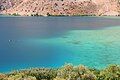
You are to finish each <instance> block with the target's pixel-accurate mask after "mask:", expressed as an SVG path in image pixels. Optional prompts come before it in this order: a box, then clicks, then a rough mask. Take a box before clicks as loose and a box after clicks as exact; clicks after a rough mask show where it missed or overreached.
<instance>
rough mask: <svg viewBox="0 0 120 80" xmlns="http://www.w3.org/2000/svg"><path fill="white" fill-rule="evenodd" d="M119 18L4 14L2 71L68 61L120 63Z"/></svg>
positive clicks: (91, 64)
mask: <svg viewBox="0 0 120 80" xmlns="http://www.w3.org/2000/svg"><path fill="white" fill-rule="evenodd" d="M119 42H120V19H118V18H117V19H115V18H97V17H47V18H44V17H38V18H37V17H1V18H0V72H6V71H11V70H17V69H24V68H30V67H52V68H56V67H60V66H62V65H64V64H65V63H72V64H74V65H80V64H83V65H86V66H88V67H92V68H93V67H94V68H97V69H102V68H105V67H106V66H107V65H109V64H120V43H119Z"/></svg>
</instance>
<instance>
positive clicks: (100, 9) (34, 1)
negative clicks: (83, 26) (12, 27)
mask: <svg viewBox="0 0 120 80" xmlns="http://www.w3.org/2000/svg"><path fill="white" fill-rule="evenodd" d="M119 5H120V4H119V0H1V1H0V10H1V11H2V13H3V14H19V15H25V16H31V15H36V16H37V15H44V16H47V15H69V16H73V15H98V16H102V15H114V16H115V15H119V13H120V10H119V8H120V7H119Z"/></svg>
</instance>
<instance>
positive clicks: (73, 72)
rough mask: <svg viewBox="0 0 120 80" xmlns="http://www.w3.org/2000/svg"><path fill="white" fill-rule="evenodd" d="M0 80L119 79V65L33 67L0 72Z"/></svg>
mask: <svg viewBox="0 0 120 80" xmlns="http://www.w3.org/2000/svg"><path fill="white" fill-rule="evenodd" d="M0 80H120V66H119V65H110V66H108V67H107V68H105V69H103V70H97V69H90V68H87V67H85V66H83V65H79V66H73V65H72V64H66V65H64V66H62V67H61V68H58V69H48V68H34V69H26V70H21V71H14V72H10V73H8V74H0Z"/></svg>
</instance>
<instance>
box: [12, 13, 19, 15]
mask: <svg viewBox="0 0 120 80" xmlns="http://www.w3.org/2000/svg"><path fill="white" fill-rule="evenodd" d="M12 15H13V16H20V15H19V14H18V13H13V14H12Z"/></svg>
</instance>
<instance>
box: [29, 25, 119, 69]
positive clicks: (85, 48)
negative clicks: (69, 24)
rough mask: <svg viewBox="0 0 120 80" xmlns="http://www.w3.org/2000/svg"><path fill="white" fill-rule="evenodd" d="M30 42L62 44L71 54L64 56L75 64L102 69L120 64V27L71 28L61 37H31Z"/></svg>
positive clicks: (66, 51) (67, 52) (65, 51)
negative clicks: (100, 28) (99, 28)
mask: <svg viewBox="0 0 120 80" xmlns="http://www.w3.org/2000/svg"><path fill="white" fill-rule="evenodd" d="M28 43H29V44H30V43H34V44H33V45H35V44H36V45H40V44H41V43H42V44H46V45H52V46H61V47H63V48H64V50H63V51H62V52H64V53H66V54H69V55H71V56H63V57H62V58H63V59H65V58H67V60H66V62H67V63H73V64H74V65H78V64H84V65H87V66H89V67H95V68H99V69H101V68H104V67H105V66H107V65H109V64H120V27H111V28H106V29H104V30H71V31H69V32H67V33H66V34H65V35H64V36H61V37H57V38H47V39H33V40H32V39H30V40H29V41H28ZM59 54H60V53H59ZM59 54H58V55H59ZM53 56H54V55H53ZM55 57H56V56H55Z"/></svg>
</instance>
